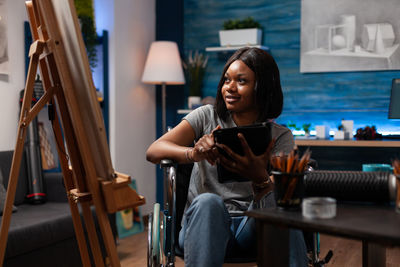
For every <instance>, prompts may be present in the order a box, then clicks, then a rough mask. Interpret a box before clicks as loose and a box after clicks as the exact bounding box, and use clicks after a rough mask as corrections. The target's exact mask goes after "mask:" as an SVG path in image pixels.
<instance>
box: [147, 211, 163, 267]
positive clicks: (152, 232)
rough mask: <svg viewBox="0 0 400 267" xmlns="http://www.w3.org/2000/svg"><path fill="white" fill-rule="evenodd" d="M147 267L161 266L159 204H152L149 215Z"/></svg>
mask: <svg viewBox="0 0 400 267" xmlns="http://www.w3.org/2000/svg"><path fill="white" fill-rule="evenodd" d="M147 266H148V267H159V266H163V265H162V250H161V248H160V204H158V203H156V204H154V210H153V213H151V214H150V215H149V222H148V233H147Z"/></svg>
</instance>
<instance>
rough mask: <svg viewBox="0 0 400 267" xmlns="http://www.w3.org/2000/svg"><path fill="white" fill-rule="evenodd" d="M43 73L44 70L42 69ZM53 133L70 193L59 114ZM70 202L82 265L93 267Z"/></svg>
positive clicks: (70, 184) (75, 211)
mask: <svg viewBox="0 0 400 267" xmlns="http://www.w3.org/2000/svg"><path fill="white" fill-rule="evenodd" d="M42 71H43V69H42ZM53 132H54V137H55V139H56V143H57V151H58V155H59V158H60V164H61V169H62V171H63V177H64V184H65V187H66V188H65V189H66V191H67V194H68V191H69V190H70V189H71V188H72V187H73V186H72V185H73V181H72V172H71V171H70V170H69V168H68V160H67V158H66V157H65V152H64V150H62V148H61V147H59V146H61V144H64V143H63V138H62V133H61V128H60V122H59V120H58V116H57V114H55V116H54V121H53ZM68 202H69V207H70V210H71V216H72V221H73V224H74V229H75V236H76V240H77V242H78V247H79V252H80V254H81V259H82V265H83V266H84V267H88V266H91V263H90V258H89V253H88V250H87V243H86V239H85V233H84V231H83V227H82V222H81V217H80V215H79V210H78V205H77V203H75V202H74V201H72V200H71V198H68Z"/></svg>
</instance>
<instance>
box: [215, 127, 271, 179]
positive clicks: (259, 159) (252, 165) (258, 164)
mask: <svg viewBox="0 0 400 267" xmlns="http://www.w3.org/2000/svg"><path fill="white" fill-rule="evenodd" d="M238 138H239V140H240V142H241V145H242V148H243V151H244V155H243V156H241V155H239V154H236V153H235V152H233V151H232V149H230V148H229V147H228V146H226V145H224V144H216V145H217V146H218V147H219V148H221V149H223V150H224V151H225V152H226V153H227V154H228V156H229V157H230V158H231V159H228V158H226V157H224V156H223V155H222V154H220V157H219V163H220V164H221V165H222V166H223V167H224V168H225V169H227V170H229V171H231V172H235V173H238V174H240V175H241V176H243V177H246V178H248V179H249V180H251V181H252V182H254V183H260V182H262V181H264V180H265V177H267V176H268V172H267V167H268V162H269V159H270V156H271V150H272V147H273V145H274V143H275V142H274V140H272V141H271V142H270V144H269V146H268V148H267V149H266V151H265V152H264V154H261V155H259V156H256V155H254V153H253V151H251V148H250V147H249V145H248V144H247V141H246V139H245V138H244V136H243V134H241V133H239V134H238Z"/></svg>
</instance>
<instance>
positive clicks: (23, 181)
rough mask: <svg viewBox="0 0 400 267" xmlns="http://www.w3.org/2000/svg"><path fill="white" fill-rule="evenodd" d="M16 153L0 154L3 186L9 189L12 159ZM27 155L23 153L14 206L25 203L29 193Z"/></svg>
mask: <svg viewBox="0 0 400 267" xmlns="http://www.w3.org/2000/svg"><path fill="white" fill-rule="evenodd" d="M13 155H14V151H1V152H0V170H1V171H2V174H3V185H4V187H5V188H7V185H8V178H9V175H10V171H11V165H12V159H13ZM25 158H26V155H25V153H22V159H21V167H20V170H19V176H18V184H17V192H16V193H15V199H14V205H16V206H18V205H21V204H23V203H24V202H25V196H26V194H27V192H28V179H27V177H28V172H27V164H26V159H25Z"/></svg>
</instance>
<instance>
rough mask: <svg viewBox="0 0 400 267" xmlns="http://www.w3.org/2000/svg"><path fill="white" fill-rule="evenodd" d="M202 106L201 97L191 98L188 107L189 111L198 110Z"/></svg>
mask: <svg viewBox="0 0 400 267" xmlns="http://www.w3.org/2000/svg"><path fill="white" fill-rule="evenodd" d="M200 106H201V97H200V96H189V97H188V107H189V109H196V108H198V107H200Z"/></svg>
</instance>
